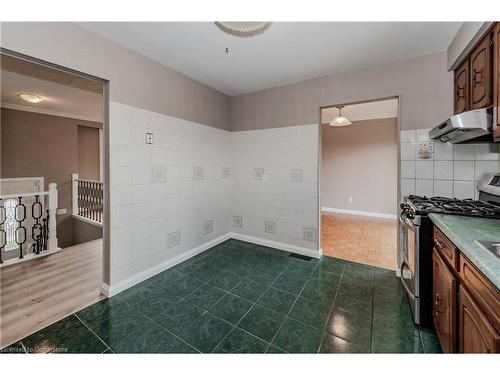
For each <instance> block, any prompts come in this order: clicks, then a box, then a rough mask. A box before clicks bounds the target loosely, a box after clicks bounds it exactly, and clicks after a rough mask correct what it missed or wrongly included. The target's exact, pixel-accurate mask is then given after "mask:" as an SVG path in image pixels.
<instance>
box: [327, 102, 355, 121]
mask: <svg viewBox="0 0 500 375" xmlns="http://www.w3.org/2000/svg"><path fill="white" fill-rule="evenodd" d="M337 108H338V109H339V115H338V116H337V117H335V118H334V119H333V121H332V122H330V126H347V125H351V124H352V122H350V121H349V120H348V119H347V118H345V117H344V116H342V108H344V106H343V105H338V106H337Z"/></svg>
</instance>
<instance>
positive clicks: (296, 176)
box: [290, 169, 302, 182]
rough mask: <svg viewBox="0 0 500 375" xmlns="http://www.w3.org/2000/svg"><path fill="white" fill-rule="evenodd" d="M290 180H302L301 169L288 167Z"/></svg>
mask: <svg viewBox="0 0 500 375" xmlns="http://www.w3.org/2000/svg"><path fill="white" fill-rule="evenodd" d="M290 182H302V169H290Z"/></svg>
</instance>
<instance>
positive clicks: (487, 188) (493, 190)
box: [477, 173, 500, 197]
mask: <svg viewBox="0 0 500 375" xmlns="http://www.w3.org/2000/svg"><path fill="white" fill-rule="evenodd" d="M477 189H478V190H479V191H480V192H484V193H487V194H491V195H494V196H496V197H500V173H487V174H485V175H484V176H483V178H481V181H479V183H478V184H477Z"/></svg>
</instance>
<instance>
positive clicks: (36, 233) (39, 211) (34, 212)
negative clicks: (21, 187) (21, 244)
mask: <svg viewBox="0 0 500 375" xmlns="http://www.w3.org/2000/svg"><path fill="white" fill-rule="evenodd" d="M42 215H43V207H42V203H41V202H40V196H39V195H35V202H34V203H33V204H32V205H31V216H32V217H33V219H35V224H33V226H32V227H31V237H32V238H33V241H35V242H34V244H33V246H34V247H35V254H37V255H38V254H40V251H42V234H43V227H42V225H41V224H40V219H41V217H42Z"/></svg>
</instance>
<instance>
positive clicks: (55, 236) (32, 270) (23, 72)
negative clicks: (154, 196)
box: [0, 49, 109, 347]
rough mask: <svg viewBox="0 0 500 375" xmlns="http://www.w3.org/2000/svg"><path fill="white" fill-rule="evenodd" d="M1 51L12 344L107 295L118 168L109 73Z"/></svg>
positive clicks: (4, 233)
mask: <svg viewBox="0 0 500 375" xmlns="http://www.w3.org/2000/svg"><path fill="white" fill-rule="evenodd" d="M0 57H1V61H0V62H1V118H2V126H1V129H0V137H1V169H0V266H1V284H0V285H1V299H2V306H1V319H0V320H1V330H2V337H1V342H0V346H2V347H4V346H6V345H9V344H10V343H12V342H15V341H17V340H19V339H20V338H22V337H25V336H27V335H29V334H31V333H33V332H35V331H37V330H39V329H41V328H43V327H45V326H47V325H50V324H52V323H54V322H55V321H57V320H60V319H62V318H64V317H65V316H67V315H70V314H71V313H73V312H75V311H77V310H79V309H81V308H83V307H85V306H87V305H90V304H92V303H95V302H96V301H98V300H99V299H101V298H102V297H103V296H102V295H101V284H102V282H103V281H104V280H103V279H104V277H103V276H104V274H105V273H106V269H107V264H108V262H107V260H106V258H107V256H105V255H104V254H105V253H106V252H104V251H103V250H104V247H105V246H104V243H105V242H107V241H106V240H105V235H107V233H108V231H107V230H106V225H108V223H107V220H106V217H107V216H106V215H105V214H107V212H108V209H107V207H108V202H107V200H108V199H107V196H108V194H107V189H108V186H107V183H106V181H107V180H108V177H107V176H109V171H108V170H107V167H106V165H107V164H108V163H107V162H106V160H107V159H108V157H107V153H108V146H107V135H106V134H107V115H106V110H107V105H106V102H107V82H106V81H104V80H100V79H98V78H95V77H91V76H87V75H85V74H81V73H79V72H74V71H72V70H70V69H66V68H63V67H59V66H56V65H52V64H50V63H46V62H42V61H39V60H37V59H33V58H30V57H28V56H24V55H21V54H17V53H15V52H12V51H8V50H4V49H2V50H1V55H0ZM103 271H104V272H103Z"/></svg>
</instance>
